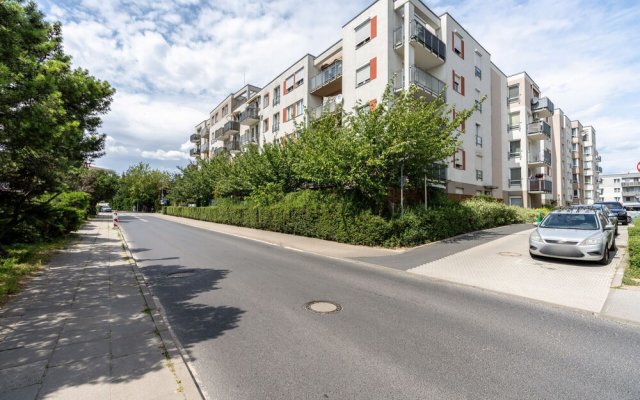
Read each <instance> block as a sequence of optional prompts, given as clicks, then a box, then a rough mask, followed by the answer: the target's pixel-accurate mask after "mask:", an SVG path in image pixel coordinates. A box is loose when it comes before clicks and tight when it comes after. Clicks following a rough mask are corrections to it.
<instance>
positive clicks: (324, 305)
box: [304, 300, 342, 314]
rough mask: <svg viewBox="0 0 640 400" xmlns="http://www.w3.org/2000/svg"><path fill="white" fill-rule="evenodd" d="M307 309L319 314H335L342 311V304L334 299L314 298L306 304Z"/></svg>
mask: <svg viewBox="0 0 640 400" xmlns="http://www.w3.org/2000/svg"><path fill="white" fill-rule="evenodd" d="M304 308H306V309H307V310H309V311H311V312H314V313H317V314H335V313H337V312H340V311H342V306H341V305H340V304H338V303H334V302H333V301H327V300H314V301H310V302H308V303H307V304H305V305H304Z"/></svg>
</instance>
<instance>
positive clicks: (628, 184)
mask: <svg viewBox="0 0 640 400" xmlns="http://www.w3.org/2000/svg"><path fill="white" fill-rule="evenodd" d="M600 183H602V182H600ZM620 185H622V187H623V188H626V187H640V182H622V183H621V184H620Z"/></svg>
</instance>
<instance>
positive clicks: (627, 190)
mask: <svg viewBox="0 0 640 400" xmlns="http://www.w3.org/2000/svg"><path fill="white" fill-rule="evenodd" d="M600 179H601V180H602V183H601V184H600V186H599V191H598V194H599V195H598V200H599V201H619V202H621V203H622V204H628V203H640V173H627V174H612V175H600Z"/></svg>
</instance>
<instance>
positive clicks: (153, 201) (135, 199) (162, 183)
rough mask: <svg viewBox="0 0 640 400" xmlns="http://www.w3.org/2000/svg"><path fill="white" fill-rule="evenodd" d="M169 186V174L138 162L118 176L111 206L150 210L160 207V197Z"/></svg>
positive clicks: (120, 208) (123, 208)
mask: <svg viewBox="0 0 640 400" xmlns="http://www.w3.org/2000/svg"><path fill="white" fill-rule="evenodd" d="M170 186H171V176H170V175H169V174H168V173H166V172H161V171H158V170H155V169H151V168H150V167H149V164H143V163H139V164H137V165H135V166H133V167H129V169H128V170H127V171H126V172H125V173H124V174H123V175H122V177H121V178H120V184H119V187H118V191H117V192H116V195H115V196H114V198H113V204H112V208H114V209H118V210H138V211H151V210H159V209H160V207H161V206H160V199H161V197H162V193H163V191H164V190H165V189H166V188H169V187H170Z"/></svg>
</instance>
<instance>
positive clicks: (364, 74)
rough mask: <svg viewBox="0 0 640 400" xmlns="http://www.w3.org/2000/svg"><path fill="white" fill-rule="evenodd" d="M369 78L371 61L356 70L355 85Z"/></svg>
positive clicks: (361, 83)
mask: <svg viewBox="0 0 640 400" xmlns="http://www.w3.org/2000/svg"><path fill="white" fill-rule="evenodd" d="M370 80H371V63H369V64H366V65H363V66H362V67H360V68H359V69H358V70H357V71H356V87H359V86H362V85H364V84H365V83H367V82H369V81H370Z"/></svg>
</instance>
